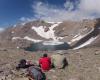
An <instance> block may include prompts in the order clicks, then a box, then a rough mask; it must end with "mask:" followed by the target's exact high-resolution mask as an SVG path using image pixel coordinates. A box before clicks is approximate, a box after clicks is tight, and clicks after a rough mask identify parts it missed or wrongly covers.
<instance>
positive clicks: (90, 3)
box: [32, 0, 100, 21]
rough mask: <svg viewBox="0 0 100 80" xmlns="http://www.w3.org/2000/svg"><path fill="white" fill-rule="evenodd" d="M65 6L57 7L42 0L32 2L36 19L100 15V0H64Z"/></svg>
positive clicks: (59, 19)
mask: <svg viewBox="0 0 100 80" xmlns="http://www.w3.org/2000/svg"><path fill="white" fill-rule="evenodd" d="M63 6H64V7H65V8H58V7H57V6H56V7H55V6H53V5H50V4H45V3H43V2H37V3H36V4H34V5H33V6H32V7H33V11H34V12H35V15H34V16H35V17H36V18H37V19H42V20H47V21H63V20H82V19H93V18H96V17H100V0H79V1H78V0H76V2H72V1H71V0H66V3H64V4H63Z"/></svg>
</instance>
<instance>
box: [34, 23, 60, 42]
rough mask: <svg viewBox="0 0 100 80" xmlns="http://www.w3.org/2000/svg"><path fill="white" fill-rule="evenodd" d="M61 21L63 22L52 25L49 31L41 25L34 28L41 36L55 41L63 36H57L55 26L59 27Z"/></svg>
mask: <svg viewBox="0 0 100 80" xmlns="http://www.w3.org/2000/svg"><path fill="white" fill-rule="evenodd" d="M60 23H61V22H58V23H55V24H53V25H52V26H51V27H49V30H48V31H47V32H45V31H44V28H45V26H39V27H35V26H33V27H32V29H33V30H35V31H36V33H37V34H38V35H39V36H41V37H43V38H45V39H53V40H54V41H58V39H61V38H59V37H56V36H55V34H54V32H55V30H54V28H55V27H57V26H58V25H59V24H60Z"/></svg>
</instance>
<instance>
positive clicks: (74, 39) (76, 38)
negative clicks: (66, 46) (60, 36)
mask: <svg viewBox="0 0 100 80" xmlns="http://www.w3.org/2000/svg"><path fill="white" fill-rule="evenodd" d="M93 30H94V28H92V30H91V31H90V32H88V33H87V34H85V35H81V34H80V33H79V34H78V35H75V36H74V37H73V39H72V40H71V41H70V42H69V43H70V44H71V43H72V42H75V41H79V40H80V39H82V38H84V37H85V36H87V35H88V34H90V33H91V32H92V31H93Z"/></svg>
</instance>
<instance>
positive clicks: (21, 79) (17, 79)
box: [15, 78, 29, 80]
mask: <svg viewBox="0 0 100 80" xmlns="http://www.w3.org/2000/svg"><path fill="white" fill-rule="evenodd" d="M15 80H29V79H28V78H16V79H15Z"/></svg>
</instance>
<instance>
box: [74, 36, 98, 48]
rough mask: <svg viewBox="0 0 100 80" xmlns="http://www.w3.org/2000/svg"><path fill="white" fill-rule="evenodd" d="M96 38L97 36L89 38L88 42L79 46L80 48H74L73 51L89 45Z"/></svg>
mask: <svg viewBox="0 0 100 80" xmlns="http://www.w3.org/2000/svg"><path fill="white" fill-rule="evenodd" d="M97 37H98V36H96V37H92V38H90V39H89V40H88V41H86V42H85V43H83V44H82V45H80V46H78V47H76V48H74V50H75V49H80V48H82V47H84V46H86V45H89V44H91V43H92V42H93V41H94V40H95V39H97Z"/></svg>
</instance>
